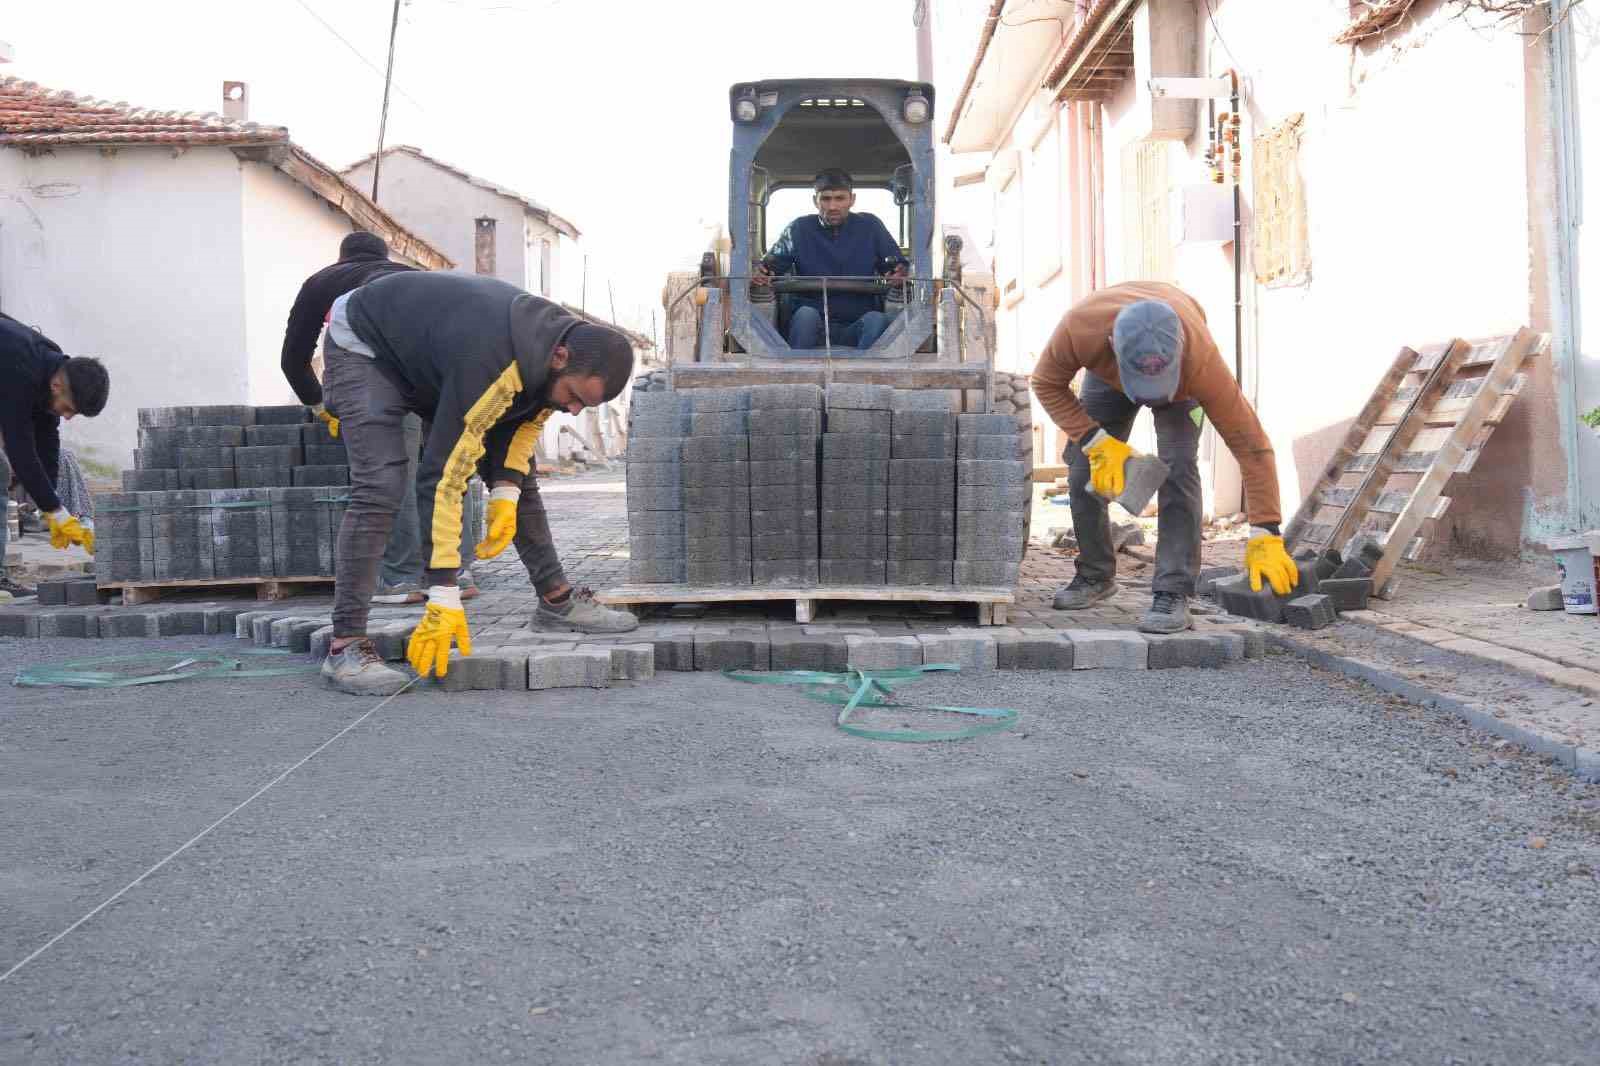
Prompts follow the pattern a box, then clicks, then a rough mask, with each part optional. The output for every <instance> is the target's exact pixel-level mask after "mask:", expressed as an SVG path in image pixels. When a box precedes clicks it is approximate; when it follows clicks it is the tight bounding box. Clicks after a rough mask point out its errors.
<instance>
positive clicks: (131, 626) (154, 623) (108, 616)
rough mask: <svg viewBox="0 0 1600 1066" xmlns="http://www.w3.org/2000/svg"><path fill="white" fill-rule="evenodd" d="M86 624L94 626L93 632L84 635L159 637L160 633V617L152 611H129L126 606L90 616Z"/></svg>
mask: <svg viewBox="0 0 1600 1066" xmlns="http://www.w3.org/2000/svg"><path fill="white" fill-rule="evenodd" d="M87 624H92V625H93V626H94V627H95V632H93V633H87V632H86V633H84V634H82V635H84V636H98V637H103V638H110V637H159V636H161V635H162V634H161V618H160V616H159V615H157V614H156V613H155V612H153V611H130V610H127V609H126V608H124V609H122V610H116V611H107V612H106V613H104V614H101V615H99V616H98V617H91V618H90V620H89V623H87ZM87 624H86V625H87Z"/></svg>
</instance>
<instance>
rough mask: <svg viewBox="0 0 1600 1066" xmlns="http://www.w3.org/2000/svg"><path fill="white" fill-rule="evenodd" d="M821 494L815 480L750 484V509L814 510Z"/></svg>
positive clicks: (816, 508)
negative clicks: (779, 483)
mask: <svg viewBox="0 0 1600 1066" xmlns="http://www.w3.org/2000/svg"><path fill="white" fill-rule="evenodd" d="M820 497H821V494H820V492H819V490H818V488H817V483H816V482H815V481H807V482H796V483H795V484H793V485H752V486H750V494H749V501H750V510H751V511H815V510H818V504H819V500H820Z"/></svg>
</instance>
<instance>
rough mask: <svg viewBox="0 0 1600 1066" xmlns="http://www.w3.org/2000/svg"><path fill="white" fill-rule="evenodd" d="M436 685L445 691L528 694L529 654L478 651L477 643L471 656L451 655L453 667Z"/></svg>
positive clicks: (499, 649) (452, 653)
mask: <svg viewBox="0 0 1600 1066" xmlns="http://www.w3.org/2000/svg"><path fill="white" fill-rule="evenodd" d="M437 684H438V687H439V688H441V689H443V690H444V691H446V692H485V691H494V690H497V689H522V690H524V691H526V689H527V687H528V653H527V652H526V651H522V650H518V651H506V650H504V649H501V648H492V647H483V648H479V647H477V646H476V644H475V645H474V647H473V650H472V654H471V655H468V656H462V655H461V654H460V652H459V651H453V652H451V654H450V668H449V669H448V670H447V671H446V672H445V675H444V676H443V677H441V678H439V679H438V682H437Z"/></svg>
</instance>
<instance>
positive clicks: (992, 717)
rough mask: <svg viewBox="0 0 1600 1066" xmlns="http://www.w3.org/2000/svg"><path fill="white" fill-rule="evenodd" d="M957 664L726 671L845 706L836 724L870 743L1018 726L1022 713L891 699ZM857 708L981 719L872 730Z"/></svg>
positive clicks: (966, 735)
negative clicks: (952, 725)
mask: <svg viewBox="0 0 1600 1066" xmlns="http://www.w3.org/2000/svg"><path fill="white" fill-rule="evenodd" d="M960 669H961V667H959V666H956V665H955V664H954V663H930V664H929V665H927V666H905V667H900V668H898V669H894V670H870V671H869V670H851V671H850V672H849V673H846V674H832V673H826V672H824V671H821V670H784V671H782V672H779V673H757V672H754V671H749V670H724V671H722V674H723V676H724V677H728V678H731V679H732V680H734V681H743V682H745V683H746V684H749V685H794V686H798V687H800V688H802V689H803V690H804V691H802V692H801V693H800V695H802V696H804V697H805V698H806V699H810V700H817V701H819V702H821V703H839V704H843V705H844V706H843V707H842V708H841V709H840V711H839V716H838V717H837V718H835V719H834V725H836V726H838V727H839V729H840V730H842V731H843V732H845V733H849V734H850V735H851V736H853V737H865V738H866V739H868V740H893V741H898V742H900V743H906V744H931V743H937V742H939V741H945V740H970V739H971V738H973V737H981V736H983V735H984V734H986V733H998V732H1000V731H1001V730H1002V729H1009V728H1010V727H1011V726H1012V725H1014V724H1016V721H1017V717H1018V715H1017V712H1016V711H1014V710H1011V709H1009V708H1003V707H911V706H907V705H905V704H899V703H895V702H894V700H893V699H892V698H891V697H892V696H893V694H894V689H895V688H896V687H897V686H899V685H903V684H905V683H906V682H908V681H915V680H917V679H918V678H920V677H922V676H923V675H924V674H931V673H949V672H953V671H958V670H960ZM857 707H894V708H896V709H897V710H903V711H916V710H922V711H941V712H943V713H945V714H959V715H965V716H967V717H971V718H978V719H980V721H979V722H978V724H976V725H970V726H964V727H962V728H960V729H937V730H936V729H869V728H867V727H866V726H862V725H857V724H856V723H854V722H852V721H850V715H851V713H852V712H853V711H855V709H856V708H857Z"/></svg>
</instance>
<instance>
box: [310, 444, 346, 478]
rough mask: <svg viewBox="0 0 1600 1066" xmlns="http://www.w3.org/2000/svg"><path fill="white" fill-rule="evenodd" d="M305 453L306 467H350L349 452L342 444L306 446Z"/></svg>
mask: <svg viewBox="0 0 1600 1066" xmlns="http://www.w3.org/2000/svg"><path fill="white" fill-rule="evenodd" d="M305 452H306V465H307V466H343V467H348V466H349V465H350V452H349V450H348V449H346V448H345V446H344V445H343V444H307V445H305ZM345 483H347V482H345Z"/></svg>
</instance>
